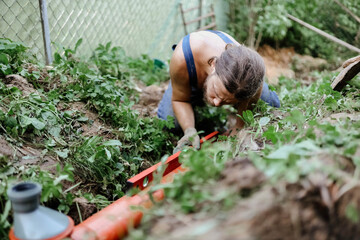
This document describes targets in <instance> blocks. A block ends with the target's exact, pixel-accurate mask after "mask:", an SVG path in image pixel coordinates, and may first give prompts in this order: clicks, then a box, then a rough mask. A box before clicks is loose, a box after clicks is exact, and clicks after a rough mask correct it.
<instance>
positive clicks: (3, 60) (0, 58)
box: [0, 53, 9, 65]
mask: <svg viewBox="0 0 360 240" xmlns="http://www.w3.org/2000/svg"><path fill="white" fill-rule="evenodd" d="M0 63H2V64H5V65H7V64H9V59H8V58H7V56H6V54H4V53H0Z"/></svg>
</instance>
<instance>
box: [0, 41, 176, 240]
mask: <svg viewBox="0 0 360 240" xmlns="http://www.w3.org/2000/svg"><path fill="white" fill-rule="evenodd" d="M81 42H82V40H81V39H80V40H79V41H78V42H77V43H76V44H75V48H74V49H67V48H64V47H62V46H60V45H56V46H57V50H58V51H57V52H56V53H55V54H54V63H53V67H51V68H46V69H45V68H44V66H43V65H42V64H41V63H39V61H38V60H37V59H36V58H35V57H34V56H31V55H29V54H28V52H27V50H28V49H27V48H26V47H25V46H24V45H22V44H21V43H15V42H12V41H11V40H9V39H0V140H1V141H4V142H6V143H7V144H8V145H9V146H10V147H11V148H12V149H14V152H13V153H12V154H10V155H0V213H1V214H0V238H1V239H2V238H5V237H6V236H7V233H8V230H9V227H10V223H11V222H12V219H11V211H10V209H11V207H10V202H9V200H8V198H7V195H6V191H7V189H8V188H9V187H10V186H11V185H12V184H13V183H16V182H18V181H25V180H31V181H35V182H38V183H40V184H42V187H43V192H42V197H41V202H42V204H45V205H47V206H51V207H52V208H57V209H58V210H60V211H62V212H64V213H68V211H69V209H70V207H71V205H72V204H74V203H73V200H74V199H75V198H76V197H84V198H86V199H87V200H88V201H89V202H90V203H94V204H96V205H97V207H98V208H99V209H100V208H102V207H104V206H106V205H108V204H109V203H110V202H111V201H113V200H114V199H117V198H119V197H121V196H123V195H124V186H125V183H126V180H127V179H128V178H130V177H131V176H133V175H135V174H137V173H138V172H139V168H140V165H141V164H142V162H144V161H147V162H149V163H151V164H154V163H155V162H157V161H159V159H160V158H161V156H162V155H163V154H165V153H167V152H170V151H172V148H173V146H172V143H171V141H170V139H171V135H170V133H168V132H166V131H164V128H166V127H167V128H171V127H172V125H173V124H172V122H170V121H162V120H159V119H157V118H140V117H139V114H138V113H137V112H135V111H134V110H132V106H133V104H134V103H136V101H138V96H137V92H136V91H135V90H134V89H135V86H136V84H135V82H136V81H143V82H144V83H145V84H147V85H148V84H153V83H159V82H161V81H165V80H168V78H169V77H168V73H167V72H166V69H160V68H158V67H156V66H155V65H154V61H153V60H152V59H150V58H149V57H148V56H146V55H142V56H141V57H140V58H131V57H128V56H126V55H125V52H124V50H123V49H122V48H121V47H111V44H110V43H108V44H106V45H99V47H97V48H96V49H95V51H94V53H93V55H92V57H90V58H89V59H85V58H82V57H81V56H80V57H79V56H77V49H78V47H79V45H80V44H81ZM9 74H16V75H17V76H18V77H23V78H24V79H26V80H27V82H29V83H30V85H32V86H33V87H34V88H31V89H30V90H31V91H30V93H26V92H25V91H23V89H22V88H21V86H19V85H16V84H10V85H9V79H8V75H9ZM76 102H83V103H85V107H86V108H88V109H89V110H91V111H95V112H96V113H97V114H98V116H99V119H101V120H102V121H103V122H105V123H106V124H107V125H108V126H110V129H109V130H108V131H109V133H108V134H107V135H106V136H105V135H94V136H84V135H83V134H82V128H81V126H82V125H89V126H90V125H91V124H92V120H90V119H88V118H87V117H86V116H84V115H83V114H82V113H81V112H80V111H79V110H76V109H72V107H71V106H72V104H73V103H76ZM109 136H110V137H109ZM24 147H32V148H34V149H38V150H39V152H41V154H40V156H38V158H39V161H37V164H38V166H36V165H35V166H34V165H30V166H28V165H22V163H23V160H24V159H27V158H29V159H30V158H33V157H34V156H21V155H19V154H18V152H19V151H21V149H22V148H24ZM49 157H50V158H52V159H56V160H57V162H58V163H57V166H56V168H55V167H53V171H49V170H46V169H44V168H43V167H42V166H41V165H42V162H43V161H46V160H45V159H46V158H49ZM65 186H67V187H66V189H65Z"/></svg>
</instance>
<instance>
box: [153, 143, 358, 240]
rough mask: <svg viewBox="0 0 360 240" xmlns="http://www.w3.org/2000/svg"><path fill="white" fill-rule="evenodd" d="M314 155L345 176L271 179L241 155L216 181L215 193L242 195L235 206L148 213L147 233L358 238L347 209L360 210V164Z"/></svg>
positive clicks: (304, 239)
mask: <svg viewBox="0 0 360 240" xmlns="http://www.w3.org/2000/svg"><path fill="white" fill-rule="evenodd" d="M359 154H360V148H359ZM314 160H320V161H323V163H325V164H326V165H327V166H333V167H334V169H336V170H335V172H334V174H335V175H339V176H341V179H342V182H338V181H336V180H334V178H333V176H330V175H327V174H326V173H325V172H323V171H315V172H313V173H311V174H309V175H308V176H307V177H306V178H302V179H300V181H298V182H297V183H293V184H291V183H285V182H278V183H277V184H276V185H272V184H271V183H269V181H266V180H267V179H266V177H265V175H264V174H263V173H262V172H261V171H259V170H258V169H257V168H255V166H253V164H252V162H251V161H250V160H249V159H247V158H245V159H239V158H237V159H234V160H233V161H230V162H228V163H227V164H226V166H225V169H224V170H223V172H222V174H221V177H220V179H219V180H218V181H217V183H216V184H215V185H214V186H212V188H213V189H214V190H213V192H214V193H217V192H220V191H223V190H224V189H227V191H229V193H230V195H229V196H236V195H237V196H242V197H239V198H237V202H236V203H235V205H234V206H233V207H232V208H231V210H230V211H226V210H224V209H221V208H219V209H218V210H217V211H212V212H209V211H208V212H207V214H204V212H199V213H192V214H187V215H186V214H183V213H179V212H175V211H174V210H173V209H172V208H168V209H167V210H165V212H162V213H161V214H159V213H158V214H156V215H157V217H153V218H151V219H150V220H149V219H148V221H147V224H149V225H150V226H149V225H148V226H147V228H146V229H148V231H149V232H148V234H149V236H151V237H153V238H151V239H204V240H209V239H210V240H211V239H214V240H215V239H229V240H233V239H239V240H243V239H247V240H248V239H249V240H250V239H251V240H257V239H264V240H275V239H276V240H282V239H284V240H287V239H294V240H312V239H319V240H335V239H339V240H340V239H359V238H360V226H359V224H358V223H357V222H354V221H352V220H351V219H350V218H349V216H348V215H347V208H349V206H352V207H353V209H355V210H356V209H357V211H355V217H357V218H359V216H360V182H354V181H352V180H351V179H352V178H351V176H352V175H353V174H354V171H355V166H353V164H352V163H351V161H350V160H349V159H346V158H334V156H332V155H330V154H323V153H322V154H319V155H317V156H314V157H313V158H312V159H309V160H308V161H309V162H311V161H314ZM339 166H342V167H339ZM215 195H216V194H215ZM165 204H169V203H165ZM211 204H212V205H213V206H214V204H216V203H213V202H212V203H211ZM162 209H164V207H163V208H162ZM165 209H166V208H165ZM215 209H216V208H215ZM356 214H357V215H356Z"/></svg>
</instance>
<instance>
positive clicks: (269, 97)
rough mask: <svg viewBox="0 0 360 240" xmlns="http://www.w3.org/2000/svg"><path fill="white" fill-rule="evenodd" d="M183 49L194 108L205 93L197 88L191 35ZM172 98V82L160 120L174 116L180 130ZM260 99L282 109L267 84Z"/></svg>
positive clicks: (162, 107) (176, 125) (159, 111)
mask: <svg viewBox="0 0 360 240" xmlns="http://www.w3.org/2000/svg"><path fill="white" fill-rule="evenodd" d="M208 31H209V32H212V33H214V34H216V35H218V36H219V37H220V38H221V39H222V40H223V41H224V42H225V43H233V41H232V40H231V39H230V38H228V37H227V36H226V35H225V34H224V33H222V32H220V31H214V30H208ZM175 47H176V45H174V46H173V50H174V49H175ZM182 49H183V53H184V57H185V61H186V67H187V70H188V73H189V80H190V86H191V98H190V103H191V105H192V106H197V105H202V104H203V101H202V100H203V92H202V89H199V88H198V87H197V82H198V81H197V74H196V67H195V62H194V56H193V54H192V51H191V47H190V34H188V35H186V36H185V37H184V38H183V41H182ZM171 98H172V86H171V82H170V83H169V86H168V88H167V90H166V91H165V93H164V95H163V97H162V99H161V101H160V104H159V107H158V111H157V115H158V117H159V118H161V119H164V120H166V119H167V116H173V117H174V118H175V128H178V127H180V126H179V124H178V122H177V120H176V117H175V114H174V110H173V108H172V102H171ZM260 98H261V99H262V100H263V101H265V102H266V103H268V104H269V105H270V106H273V107H280V101H279V98H278V96H277V94H276V93H275V92H274V91H271V90H270V89H269V86H268V85H267V83H265V82H264V85H263V89H262V92H261V97H260Z"/></svg>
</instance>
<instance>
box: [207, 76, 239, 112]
mask: <svg viewBox="0 0 360 240" xmlns="http://www.w3.org/2000/svg"><path fill="white" fill-rule="evenodd" d="M204 101H205V102H207V103H209V104H210V105H212V106H215V107H220V106H222V105H226V104H235V103H237V100H236V98H235V96H234V95H233V94H231V93H230V92H229V91H227V90H226V88H225V86H224V84H223V82H222V81H221V79H220V78H219V76H218V75H216V73H215V72H213V73H212V74H210V75H209V76H208V77H207V78H206V80H205V83H204Z"/></svg>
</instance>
